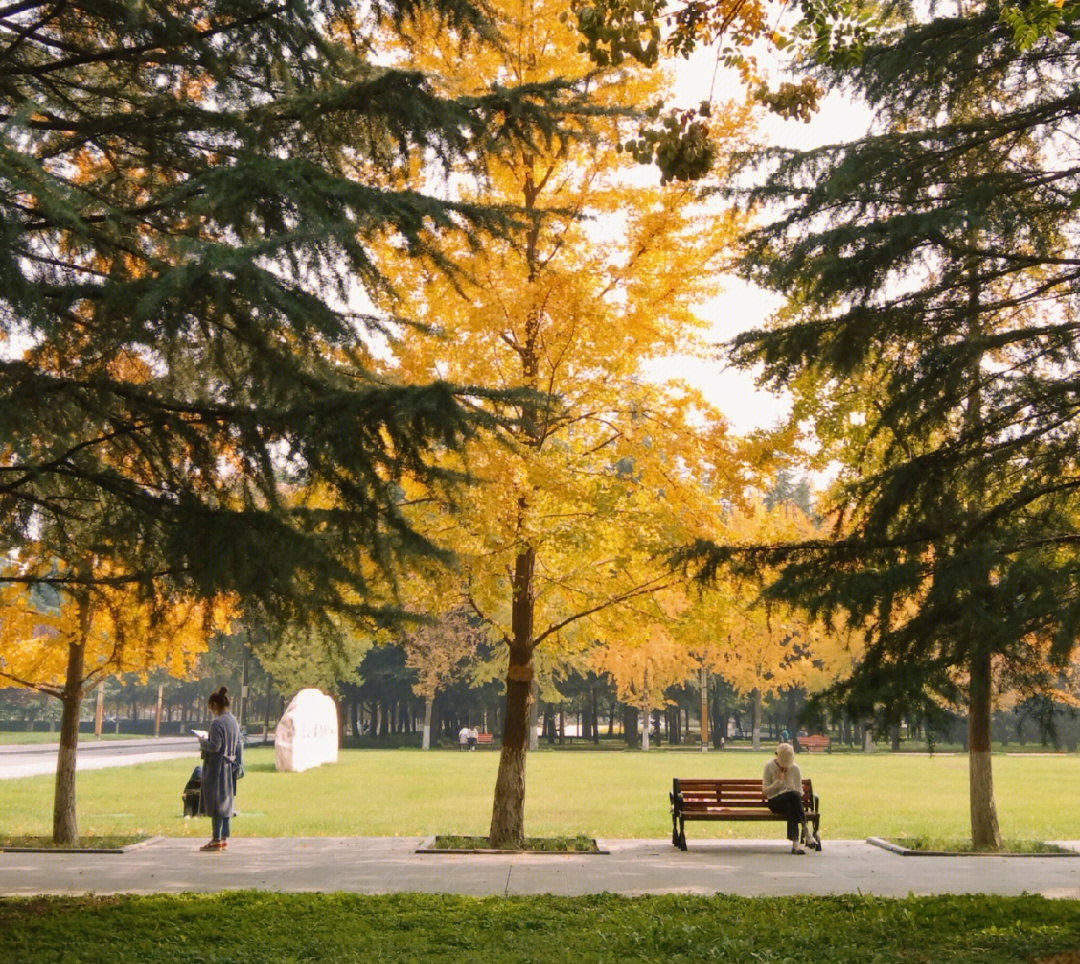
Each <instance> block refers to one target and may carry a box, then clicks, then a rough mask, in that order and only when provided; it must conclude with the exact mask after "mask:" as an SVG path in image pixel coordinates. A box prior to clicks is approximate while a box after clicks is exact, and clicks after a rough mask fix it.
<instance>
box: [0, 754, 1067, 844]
mask: <svg viewBox="0 0 1080 964" xmlns="http://www.w3.org/2000/svg"><path fill="white" fill-rule="evenodd" d="M766 759H767V755H766V754H751V753H745V752H733V751H724V752H721V753H710V754H707V755H706V754H699V753H696V752H685V751H684V752H676V751H668V752H651V753H640V752H634V753H630V752H626V753H617V752H612V751H602V752H598V753H591V752H588V751H578V752H573V753H560V752H557V751H550V750H541V751H539V752H537V753H533V754H530V758H529V763H528V795H527V798H526V830H527V831H528V833H529V834H530V835H535V836H557V835H560V834H571V835H573V834H579V833H581V834H588V835H590V836H596V837H661V838H662V837H666V836H668V835H669V834H670V832H671V821H670V818H669V816H668V791H669V790H670V788H671V778H672V777H693V776H717V777H734V776H756V775H758V774H759V773H760V772H761V767H762V765H763V764H764V762H765V760H766ZM198 762H199V761H198V757H197V756H196V755H195V754H194V753H193V754H192V756H191V758H190V759H178V760H169V761H164V762H157V763H146V764H140V765H137V766H131V767H122V768H117V769H110V770H92V771H87V772H84V773H80V774H79V777H78V791H77V792H78V811H79V825H80V830H81V832H82V833H84V834H134V833H150V834H163V835H166V836H204V835H205V833H206V821H205V819H201V820H185V819H184V818H183V817H182V816H181V804H180V792H181V790H182V789H183V786H184V783H185V782H186V781H187V778H188V776H189V775H190V773H191V769H192V767H193V766H194V765H195V764H197V763H198ZM497 762H498V753H497V752H494V751H479V752H476V753H459V752H458V751H456V750H453V751H432V752H429V753H422V752H419V751H416V750H385V751H377V750H367V751H364V750H351V751H350V750H347V751H344V752H343V753H342V756H341V759H340V761H339V762H338V763H337V764H336V765H334V766H326V767H321V768H319V769H316V770H309V771H307V772H305V773H277V772H275V770H274V763H273V751H272V750H271V749H267V748H257V749H253V750H249V751H248V754H247V758H246V763H247V766H246V769H247V776H246V777H245V778H244V779H243V780H242V781H241V783H240V791H239V795H238V800H237V807H238V809H239V811H240V814H241V815H240V816H239V817H237V819H236V820H234V821H233V833H234V834H235V835H238V836H244V835H252V836H308V835H310V836H369V835H370V836H413V835H427V834H435V833H443V834H482V833H486V831H487V827H488V821H489V819H490V814H491V799H492V792H493V789H494V785H495V770H496V765H497ZM799 762H800V764H801V766H802V768H803V775H804V776H808V777H810V778H812V779H813V781H814V789H815V791H816V792H817V793H818V794H819V795H820V797H821V808H822V813H823V817H822V835H823V836H824V837H826V838H830V837H831V838H834V839H841V838H856V839H858V838H865V837H867V836H871V835H877V836H885V837H889V836H904V837H917V836H927V837H945V838H949V837H960V838H962V837H965V836H966V835H967V834H968V832H969V829H968V782H967V759H966V757H964V756H962V755H956V756H943V755H939V756H933V757H920V756H912V755H909V754H899V755H892V754H887V753H880V754H871V755H861V754H860V755H827V754H818V755H814V756H810V757H805V756H804V757H800V760H799ZM994 782H995V790H996V795H997V804H998V814H999V816H1000V819H1001V828H1002V833H1003V834H1004V835H1005V836H1006V837H1009V838H1012V839H1017V840H1024V839H1027V840H1057V839H1069V840H1077V839H1080V808H1078V807H1063V806H1058V807H1055V806H1050V805H1048V804H1047V792H1046V788H1047V787H1049V786H1059V787H1061V786H1065V787H1068V786H1078V785H1080V755H1077V754H1071V755H1068V756H996V757H995V758H994ZM52 787H53V778H52V777H51V776H40V777H27V778H24V779H19V780H3V781H0V834H10V835H23V834H46V833H48V832H49V831H50V821H51V817H50V815H51V811H52ZM773 834H775V835H782V827H781V825H780V824H777V825H775V826H774V825H772V824H754V823H750V824H746V823H743V824H739V823H712V824H709V823H706V824H700V823H698V824H692V825H691V826H690V828H689V830H688V836H690V838H691V839H695V838H696V839H703V838H706V837H712V836H716V837H755V836H758V837H760V836H769V835H773Z"/></svg>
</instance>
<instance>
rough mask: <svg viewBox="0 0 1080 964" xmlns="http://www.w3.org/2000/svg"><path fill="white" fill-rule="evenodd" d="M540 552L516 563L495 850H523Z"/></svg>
mask: <svg viewBox="0 0 1080 964" xmlns="http://www.w3.org/2000/svg"><path fill="white" fill-rule="evenodd" d="M535 567H536V552H535V550H533V549H532V548H529V549H526V550H525V551H524V552H522V553H519V554H518V557H517V559H516V560H515V562H514V582H513V600H512V604H511V609H510V625H511V632H512V633H513V639H512V640H511V641H510V647H509V648H510V665H509V667H508V668H507V671H506V718H505V720H504V721H503V739H502V750H501V751H500V753H499V773H498V776H497V777H496V778H495V800H494V803H493V805H492V808H491V830H490V832H489V834H488V842H489V843H490V844H491V846H492V847H493V848H496V849H497V848H506V847H511V848H518V849H520V848H522V847H524V846H525V756H526V754H527V753H528V750H529V733H528V730H529V708H530V703H531V702H532V695H533V679H534V672H533V664H532V654H533V607H534V599H533V571H534V569H535Z"/></svg>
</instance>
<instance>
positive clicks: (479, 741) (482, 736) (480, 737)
mask: <svg viewBox="0 0 1080 964" xmlns="http://www.w3.org/2000/svg"><path fill="white" fill-rule="evenodd" d="M494 739H495V734H494V733H477V734H476V745H477V746H490V745H491V742H492V741H493V740H494Z"/></svg>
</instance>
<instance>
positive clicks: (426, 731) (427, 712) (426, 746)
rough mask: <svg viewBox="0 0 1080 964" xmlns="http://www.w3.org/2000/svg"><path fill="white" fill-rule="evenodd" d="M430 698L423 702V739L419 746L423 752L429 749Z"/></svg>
mask: <svg viewBox="0 0 1080 964" xmlns="http://www.w3.org/2000/svg"><path fill="white" fill-rule="evenodd" d="M431 702H432V700H431V697H430V696H429V697H428V698H427V699H425V700H424V738H423V741H422V742H421V744H420V748H421V749H423V750H430V749H431Z"/></svg>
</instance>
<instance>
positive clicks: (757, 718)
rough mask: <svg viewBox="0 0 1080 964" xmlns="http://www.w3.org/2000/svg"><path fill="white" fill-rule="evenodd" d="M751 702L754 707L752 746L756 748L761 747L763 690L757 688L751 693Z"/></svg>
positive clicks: (751, 731)
mask: <svg viewBox="0 0 1080 964" xmlns="http://www.w3.org/2000/svg"><path fill="white" fill-rule="evenodd" d="M750 702H751V705H752V707H753V718H752V719H753V722H752V723H751V725H750V746H751V747H752V748H753V749H755V750H760V749H761V690H759V689H755V690H754V691H753V692H752V693H751V694H750Z"/></svg>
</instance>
